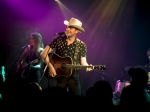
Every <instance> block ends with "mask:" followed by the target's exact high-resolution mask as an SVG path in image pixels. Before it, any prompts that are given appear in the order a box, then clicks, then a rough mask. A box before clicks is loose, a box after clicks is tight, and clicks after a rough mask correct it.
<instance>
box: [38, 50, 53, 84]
mask: <svg viewBox="0 0 150 112" xmlns="http://www.w3.org/2000/svg"><path fill="white" fill-rule="evenodd" d="M49 50H50V48H49ZM49 50H48V52H49ZM48 52H47V55H46V57H47V56H48ZM53 54H54V50H53V51H52V52H51V53H50V56H49V62H50V61H51V59H52V56H53ZM47 67H48V65H47V64H46V66H45V68H44V71H43V74H42V77H41V81H40V83H39V85H41V83H42V80H43V77H44V74H45V72H46V69H47ZM49 83H50V82H49V76H48V87H50V85H49Z"/></svg>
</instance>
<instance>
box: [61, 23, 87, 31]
mask: <svg viewBox="0 0 150 112" xmlns="http://www.w3.org/2000/svg"><path fill="white" fill-rule="evenodd" d="M68 23H69V22H68V21H66V20H65V21H64V24H65V25H67V26H71V27H73V28H76V29H78V30H79V31H80V32H81V33H84V32H85V30H84V29H83V28H82V27H80V26H77V25H68Z"/></svg>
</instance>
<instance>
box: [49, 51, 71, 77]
mask: <svg viewBox="0 0 150 112" xmlns="http://www.w3.org/2000/svg"><path fill="white" fill-rule="evenodd" d="M50 62H51V64H52V65H53V67H54V68H55V70H56V73H57V76H56V77H55V78H57V77H59V76H65V77H69V76H71V74H72V69H68V68H66V67H65V65H66V64H73V61H72V58H70V57H61V56H59V55H57V54H55V53H54V54H53V56H52V59H51V60H50Z"/></svg>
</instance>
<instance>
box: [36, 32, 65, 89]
mask: <svg viewBox="0 0 150 112" xmlns="http://www.w3.org/2000/svg"><path fill="white" fill-rule="evenodd" d="M64 34H65V33H64V32H63V33H56V34H54V36H56V35H57V37H61V36H62V35H64ZM58 35H59V36H58ZM54 36H53V40H54V38H55V37H54ZM56 46H57V45H56ZM55 49H56V48H53V50H52V52H51V53H50V56H49V62H50V61H51V59H52V56H53V54H54V51H55ZM49 50H50V48H49ZM49 50H48V52H49ZM48 52H47V55H46V57H47V56H48ZM46 69H47V64H46V66H45V68H44V71H43V74H42V78H41V81H40V83H39V85H41V82H42V80H43V76H44V74H45V72H46ZM53 79H54V78H53ZM55 86H56V83H55ZM48 87H50V81H49V76H48Z"/></svg>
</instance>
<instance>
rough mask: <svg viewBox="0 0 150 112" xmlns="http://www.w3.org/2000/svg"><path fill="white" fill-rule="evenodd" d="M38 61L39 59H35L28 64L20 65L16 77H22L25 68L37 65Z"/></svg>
mask: <svg viewBox="0 0 150 112" xmlns="http://www.w3.org/2000/svg"><path fill="white" fill-rule="evenodd" d="M39 60H40V59H35V60H32V61H30V62H29V63H23V64H22V65H21V67H20V68H19V70H18V71H17V72H16V75H17V76H22V75H23V74H24V72H25V70H26V69H27V68H28V69H29V67H30V65H31V64H35V63H38V62H39Z"/></svg>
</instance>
